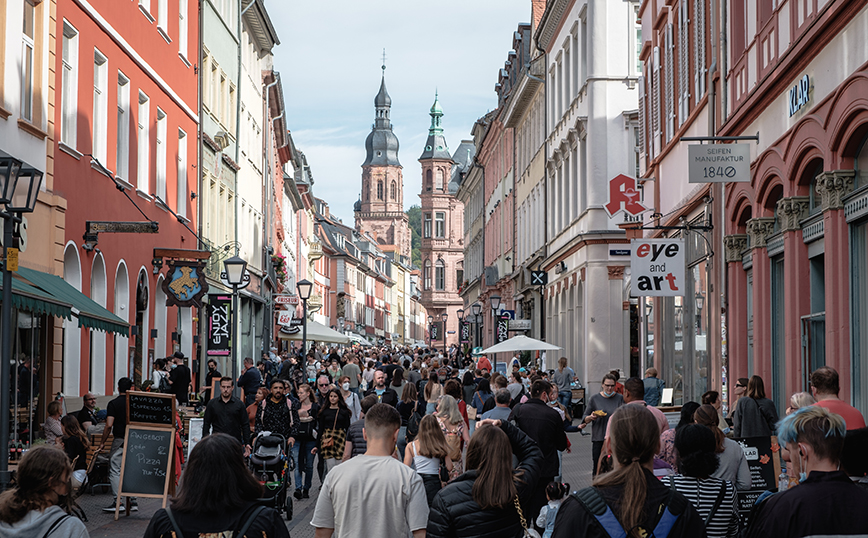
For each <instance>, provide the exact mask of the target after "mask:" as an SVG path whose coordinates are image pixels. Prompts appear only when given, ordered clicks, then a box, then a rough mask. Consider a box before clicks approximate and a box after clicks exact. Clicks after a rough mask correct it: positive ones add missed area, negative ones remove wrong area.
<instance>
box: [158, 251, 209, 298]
mask: <svg viewBox="0 0 868 538" xmlns="http://www.w3.org/2000/svg"><path fill="white" fill-rule="evenodd" d="M162 286H163V292H164V293H165V294H166V306H179V307H182V308H186V307H188V306H195V307H197V308H199V307H201V306H202V296H203V295H205V293H206V292H207V291H208V282H207V281H206V280H205V263H204V262H191V261H180V260H169V270H168V272H167V273H166V278H164V279H163V284H162Z"/></svg>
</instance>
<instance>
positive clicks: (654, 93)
mask: <svg viewBox="0 0 868 538" xmlns="http://www.w3.org/2000/svg"><path fill="white" fill-rule="evenodd" d="M652 69H653V70H654V78H653V81H652V84H651V129H652V130H653V131H654V132H653V135H652V136H653V138H652V145H653V148H652V157H656V156H657V154H658V153H660V142H661V140H660V137H661V132H660V47H654V65H653V67H652Z"/></svg>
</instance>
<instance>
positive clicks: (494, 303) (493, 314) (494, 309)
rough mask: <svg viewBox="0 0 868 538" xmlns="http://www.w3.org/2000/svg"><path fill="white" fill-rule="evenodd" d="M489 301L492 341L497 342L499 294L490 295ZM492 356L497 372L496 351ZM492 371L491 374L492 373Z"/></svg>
mask: <svg viewBox="0 0 868 538" xmlns="http://www.w3.org/2000/svg"><path fill="white" fill-rule="evenodd" d="M489 301H491V318H492V320H493V321H492V328H493V329H494V343H495V344H497V343H498V342H497V311H498V310H500V295H492V296H491V297H490V298H489ZM492 356H493V357H494V372H497V353H493V354H492ZM494 372H492V374H494Z"/></svg>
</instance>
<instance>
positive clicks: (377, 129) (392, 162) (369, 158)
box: [362, 68, 401, 166]
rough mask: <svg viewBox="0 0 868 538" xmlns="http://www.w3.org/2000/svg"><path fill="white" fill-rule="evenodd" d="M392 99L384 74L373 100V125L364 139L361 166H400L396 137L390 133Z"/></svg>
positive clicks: (384, 73)
mask: <svg viewBox="0 0 868 538" xmlns="http://www.w3.org/2000/svg"><path fill="white" fill-rule="evenodd" d="M391 107H392V98H391V97H389V92H388V91H387V90H386V72H385V68H384V71H383V78H382V80H381V81H380V91H379V92H377V96H376V97H375V98H374V109H375V111H376V114H375V117H374V125H373V127H372V128H371V133H370V134H369V135H368V137H367V138H366V139H365V152H366V156H365V162H364V163H362V166H401V163H400V161H398V149H399V144H398V137H397V136H396V135H395V133H393V132H392V122H391V121H390V120H389V114H390V112H391Z"/></svg>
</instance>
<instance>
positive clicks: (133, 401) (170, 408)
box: [127, 391, 175, 427]
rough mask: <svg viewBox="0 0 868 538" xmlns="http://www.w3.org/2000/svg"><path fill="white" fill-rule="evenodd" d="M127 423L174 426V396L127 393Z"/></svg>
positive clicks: (151, 393)
mask: <svg viewBox="0 0 868 538" xmlns="http://www.w3.org/2000/svg"><path fill="white" fill-rule="evenodd" d="M127 421H128V423H129V424H154V425H161V426H165V427H172V426H174V424H175V395H174V394H159V393H153V392H133V391H130V392H127Z"/></svg>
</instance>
